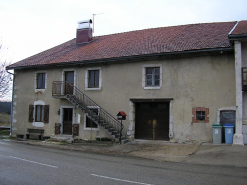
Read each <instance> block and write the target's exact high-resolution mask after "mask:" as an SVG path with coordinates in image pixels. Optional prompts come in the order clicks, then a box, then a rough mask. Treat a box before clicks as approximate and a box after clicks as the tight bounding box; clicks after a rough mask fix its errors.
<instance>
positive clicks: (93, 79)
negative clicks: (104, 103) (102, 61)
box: [85, 68, 102, 90]
mask: <svg viewBox="0 0 247 185" xmlns="http://www.w3.org/2000/svg"><path fill="white" fill-rule="evenodd" d="M86 70H87V71H86V73H85V90H101V86H102V85H101V84H102V77H101V68H88V69H86Z"/></svg>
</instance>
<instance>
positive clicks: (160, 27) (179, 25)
mask: <svg viewBox="0 0 247 185" xmlns="http://www.w3.org/2000/svg"><path fill="white" fill-rule="evenodd" d="M232 22H238V21H225V22H224V21H222V22H205V23H192V24H181V25H174V26H162V27H153V28H145V29H140V30H132V31H124V32H119V33H112V34H106V35H98V36H95V38H97V37H104V36H111V35H118V34H123V33H131V32H137V31H145V30H152V29H160V28H173V27H180V26H192V25H201V24H218V23H232ZM93 38H94V37H93Z"/></svg>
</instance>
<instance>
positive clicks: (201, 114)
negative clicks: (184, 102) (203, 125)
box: [196, 111, 205, 121]
mask: <svg viewBox="0 0 247 185" xmlns="http://www.w3.org/2000/svg"><path fill="white" fill-rule="evenodd" d="M196 120H200V121H205V111H196Z"/></svg>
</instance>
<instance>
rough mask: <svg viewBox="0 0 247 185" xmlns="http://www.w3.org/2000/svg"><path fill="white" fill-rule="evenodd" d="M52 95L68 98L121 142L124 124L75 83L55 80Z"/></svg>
mask: <svg viewBox="0 0 247 185" xmlns="http://www.w3.org/2000/svg"><path fill="white" fill-rule="evenodd" d="M52 96H53V97H58V98H66V99H67V100H68V101H70V102H71V103H72V104H73V105H75V106H76V107H78V108H81V109H82V110H84V111H85V113H87V116H88V118H90V119H91V120H92V121H94V122H95V123H96V124H97V125H99V126H101V127H103V128H105V129H106V130H107V131H108V133H109V134H110V135H112V136H113V137H114V139H115V138H119V141H120V142H121V136H122V130H123V125H122V124H121V123H120V122H119V121H118V120H117V119H116V118H114V117H113V116H112V115H111V114H109V113H108V112H107V111H106V110H104V109H103V108H102V107H100V106H99V105H98V104H96V103H95V102H94V101H93V100H92V99H90V98H89V97H88V96H87V95H85V94H84V93H83V92H82V91H80V90H79V89H78V88H77V87H75V86H74V85H73V84H71V83H69V82H66V81H54V82H53V85H52Z"/></svg>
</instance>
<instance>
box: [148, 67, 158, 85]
mask: <svg viewBox="0 0 247 185" xmlns="http://www.w3.org/2000/svg"><path fill="white" fill-rule="evenodd" d="M159 85H160V68H159V67H148V68H146V86H159Z"/></svg>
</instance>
